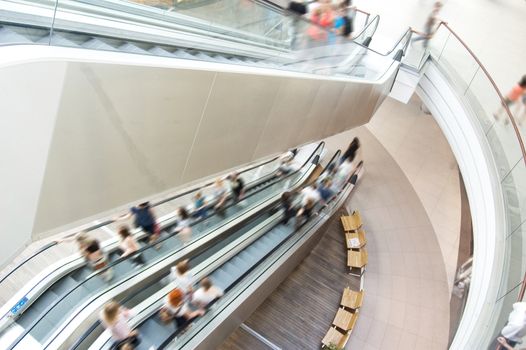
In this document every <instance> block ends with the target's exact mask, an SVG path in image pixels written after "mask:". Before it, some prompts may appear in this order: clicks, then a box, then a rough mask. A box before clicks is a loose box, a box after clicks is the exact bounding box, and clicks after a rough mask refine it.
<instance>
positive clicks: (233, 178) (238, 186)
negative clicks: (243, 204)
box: [228, 172, 245, 202]
mask: <svg viewBox="0 0 526 350" xmlns="http://www.w3.org/2000/svg"><path fill="white" fill-rule="evenodd" d="M228 181H229V182H230V189H231V190H232V197H233V198H234V201H235V202H239V201H240V200H241V199H243V197H244V196H245V182H244V181H243V179H242V178H240V177H239V175H238V174H237V173H235V172H234V173H232V174H230V175H228Z"/></svg>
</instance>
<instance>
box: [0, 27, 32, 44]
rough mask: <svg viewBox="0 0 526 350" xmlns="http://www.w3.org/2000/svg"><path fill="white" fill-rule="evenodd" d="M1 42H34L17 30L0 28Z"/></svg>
mask: <svg viewBox="0 0 526 350" xmlns="http://www.w3.org/2000/svg"><path fill="white" fill-rule="evenodd" d="M0 42H2V43H17V44H32V43H33V42H32V41H31V40H30V39H29V38H27V37H25V36H23V35H20V34H18V33H17V32H15V31H13V30H11V29H9V28H7V27H2V28H0Z"/></svg>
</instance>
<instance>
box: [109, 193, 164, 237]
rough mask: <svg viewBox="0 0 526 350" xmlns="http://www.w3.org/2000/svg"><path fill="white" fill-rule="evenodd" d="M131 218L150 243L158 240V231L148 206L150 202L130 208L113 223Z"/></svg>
mask: <svg viewBox="0 0 526 350" xmlns="http://www.w3.org/2000/svg"><path fill="white" fill-rule="evenodd" d="M132 216H133V218H134V225H135V227H140V228H141V229H142V230H143V231H144V232H145V233H146V234H147V235H148V241H149V242H150V243H152V242H155V241H156V240H157V239H159V236H160V230H159V227H158V225H157V220H156V219H155V215H154V214H153V210H152V208H151V206H150V202H144V203H141V204H139V205H137V206H136V207H132V208H130V211H129V212H128V213H127V214H124V215H121V216H118V217H116V218H115V221H121V220H127V219H129V218H130V217H132Z"/></svg>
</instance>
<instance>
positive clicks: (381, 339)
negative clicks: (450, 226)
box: [348, 128, 456, 350]
mask: <svg viewBox="0 0 526 350" xmlns="http://www.w3.org/2000/svg"><path fill="white" fill-rule="evenodd" d="M357 133H358V135H359V137H360V140H361V141H362V144H363V152H364V154H363V157H364V159H365V161H366V173H365V176H364V177H363V181H362V183H360V186H359V188H357V191H356V193H355V195H354V197H353V198H352V200H351V202H350V203H349V209H351V210H352V209H359V210H360V212H361V214H362V219H363V221H364V227H365V230H366V232H367V237H368V243H367V247H368V251H369V265H368V268H367V272H366V275H365V285H364V289H365V293H366V295H365V298H364V306H363V307H362V310H361V316H360V319H359V320H358V323H357V327H356V329H355V331H354V332H353V335H352V336H351V341H350V343H349V346H348V349H364V350H367V349H423V348H426V349H446V348H447V342H448V334H449V292H448V285H447V281H446V273H445V269H444V262H443V260H442V254H441V251H440V246H439V244H438V241H437V236H436V235H435V232H434V230H433V226H432V224H431V221H430V220H429V218H428V215H427V213H426V210H425V209H424V207H423V206H422V203H421V201H420V199H419V197H418V195H417V193H416V192H415V190H414V189H413V186H412V185H411V183H410V181H409V180H408V178H407V177H406V175H405V174H404V172H403V171H402V169H401V168H400V167H399V166H398V164H397V163H396V161H395V160H394V159H393V157H392V156H391V155H390V154H389V153H388V152H387V150H386V149H385V148H384V147H383V146H382V145H381V144H380V142H378V140H377V139H376V138H375V137H374V136H373V134H372V133H370V132H369V131H368V130H367V129H366V128H361V129H359V130H357ZM455 262H456V257H455Z"/></svg>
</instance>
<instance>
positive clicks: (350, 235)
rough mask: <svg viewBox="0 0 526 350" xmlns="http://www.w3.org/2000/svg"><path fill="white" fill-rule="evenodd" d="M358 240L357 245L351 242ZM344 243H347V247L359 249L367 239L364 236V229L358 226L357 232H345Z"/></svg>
mask: <svg viewBox="0 0 526 350" xmlns="http://www.w3.org/2000/svg"><path fill="white" fill-rule="evenodd" d="M356 241H357V242H358V244H357V245H353V244H351V242H356ZM345 244H347V249H360V248H363V247H364V246H365V245H366V244H367V239H366V238H365V231H364V230H363V229H362V228H360V229H358V232H346V233H345Z"/></svg>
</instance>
